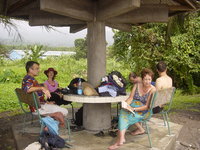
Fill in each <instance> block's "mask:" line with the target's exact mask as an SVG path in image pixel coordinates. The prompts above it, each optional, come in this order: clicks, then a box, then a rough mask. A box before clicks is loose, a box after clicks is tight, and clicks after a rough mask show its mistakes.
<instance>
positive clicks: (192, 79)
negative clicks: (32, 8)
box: [0, 13, 200, 112]
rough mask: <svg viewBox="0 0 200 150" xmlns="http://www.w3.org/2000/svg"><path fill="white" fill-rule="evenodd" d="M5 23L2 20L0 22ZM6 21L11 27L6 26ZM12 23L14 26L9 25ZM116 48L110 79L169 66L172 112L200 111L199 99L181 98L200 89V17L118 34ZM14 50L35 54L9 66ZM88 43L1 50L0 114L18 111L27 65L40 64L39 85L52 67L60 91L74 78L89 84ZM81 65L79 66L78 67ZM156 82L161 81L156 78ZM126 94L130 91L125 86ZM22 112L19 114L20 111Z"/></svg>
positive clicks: (111, 56)
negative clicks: (161, 63) (53, 52)
mask: <svg viewBox="0 0 200 150" xmlns="http://www.w3.org/2000/svg"><path fill="white" fill-rule="evenodd" d="M0 18H1V16H0ZM2 20H3V21H4V23H5V25H8V26H9V25H11V26H12V23H11V21H10V20H9V19H8V18H3V19H0V21H2ZM6 21H8V23H6ZM10 23H11V24H10ZM114 32H115V35H114V45H113V46H110V47H109V48H108V50H107V58H108V59H107V73H109V72H111V71H113V70H117V71H119V72H121V73H122V74H123V76H124V77H128V74H129V72H130V71H135V72H140V70H142V68H144V67H149V68H152V70H153V71H154V72H156V70H155V64H156V63H157V62H158V61H160V60H164V61H165V62H166V63H167V64H168V66H169V69H168V71H169V73H170V75H171V76H172V77H173V81H174V85H175V86H176V87H177V88H179V89H181V90H177V92H176V94H175V98H174V101H173V105H172V109H176V110H177V109H180V110H191V111H199V109H198V108H199V107H197V106H199V105H200V101H199V97H200V96H199V95H197V94H196V95H182V91H184V92H187V93H189V94H194V93H198V92H200V91H199V88H198V87H199V86H200V47H199V44H200V38H199V37H200V13H194V14H191V15H188V14H184V15H179V16H176V17H173V18H171V19H170V21H169V23H168V24H157V23H151V24H145V25H142V26H137V27H136V26H134V27H133V28H132V32H131V33H124V32H120V31H116V30H114ZM11 49H30V50H31V51H32V53H31V54H28V53H27V55H26V58H25V59H22V60H15V61H11V60H7V59H5V56H6V55H7V53H8V52H9V50H11ZM86 49H87V41H86V39H77V40H76V41H75V47H74V48H66V47H59V48H54V47H53V48H52V47H47V46H43V47H42V46H37V45H35V46H31V47H29V48H27V46H23V45H18V46H5V45H1V46H0V56H1V59H0V63H1V66H0V88H1V91H0V95H1V96H0V103H1V105H0V112H3V111H13V110H19V104H18V101H17V97H16V95H15V93H14V89H15V88H17V87H21V80H22V78H23V77H24V75H25V74H26V72H25V68H24V66H25V63H26V61H27V60H36V61H38V62H39V63H40V64H41V65H40V68H41V74H40V75H39V76H38V77H37V80H38V81H39V82H40V83H42V82H44V81H45V80H46V76H45V75H44V74H43V71H44V70H46V69H47V68H49V67H54V68H55V69H56V70H57V71H58V75H57V77H56V80H57V81H58V82H59V84H60V86H61V87H66V86H67V85H68V84H69V82H70V81H71V80H72V79H73V78H75V77H82V78H85V79H86V75H87V69H86V68H87V67H86V65H87V62H86V59H85V58H86V57H87V53H86ZM42 50H44V51H45V50H65V51H76V52H77V54H76V56H75V58H74V57H70V56H60V57H56V58H55V57H48V58H46V59H39V57H40V56H41V54H42ZM77 60H78V61H77ZM156 77H157V76H156ZM127 88H128V90H129V89H130V85H129V86H127ZM17 112H18V111H17Z"/></svg>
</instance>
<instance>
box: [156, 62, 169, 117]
mask: <svg viewBox="0 0 200 150" xmlns="http://www.w3.org/2000/svg"><path fill="white" fill-rule="evenodd" d="M156 68H157V72H158V74H159V78H157V79H156V85H155V86H156V90H162V89H168V88H171V87H172V78H171V77H170V76H168V75H167V65H166V64H165V62H163V61H160V62H159V63H158V64H157V65H156ZM162 110H163V107H159V106H157V107H155V108H153V113H154V114H156V113H159V112H161V111H162Z"/></svg>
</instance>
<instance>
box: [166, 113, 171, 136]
mask: <svg viewBox="0 0 200 150" xmlns="http://www.w3.org/2000/svg"><path fill="white" fill-rule="evenodd" d="M165 117H166V121H167V128H168V133H169V135H171V131H170V127H169V118H168V114H167V113H165Z"/></svg>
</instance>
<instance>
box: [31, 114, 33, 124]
mask: <svg viewBox="0 0 200 150" xmlns="http://www.w3.org/2000/svg"><path fill="white" fill-rule="evenodd" d="M31 124H33V114H32V113H31Z"/></svg>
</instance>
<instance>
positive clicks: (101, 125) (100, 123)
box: [64, 94, 129, 131]
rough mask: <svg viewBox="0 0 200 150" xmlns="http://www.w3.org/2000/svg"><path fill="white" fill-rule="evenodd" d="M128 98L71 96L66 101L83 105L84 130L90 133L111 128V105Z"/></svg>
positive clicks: (124, 96)
mask: <svg viewBox="0 0 200 150" xmlns="http://www.w3.org/2000/svg"><path fill="white" fill-rule="evenodd" d="M128 96H129V95H121V96H117V97H100V96H84V95H72V94H70V95H64V100H68V101H72V102H77V103H83V126H84V128H85V129H86V130H89V131H102V130H107V129H109V128H110V127H111V103H118V102H121V101H123V100H126V99H127V98H128ZM88 104H89V105H88Z"/></svg>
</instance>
